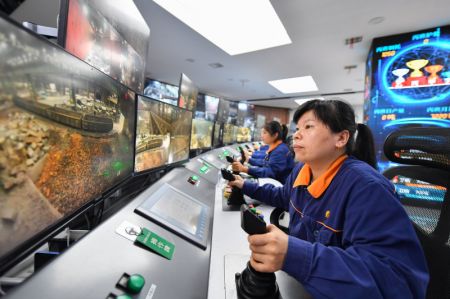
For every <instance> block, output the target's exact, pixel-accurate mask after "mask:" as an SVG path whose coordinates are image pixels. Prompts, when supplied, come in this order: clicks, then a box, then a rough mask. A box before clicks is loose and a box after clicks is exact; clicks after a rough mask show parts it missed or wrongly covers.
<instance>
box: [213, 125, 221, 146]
mask: <svg viewBox="0 0 450 299" xmlns="http://www.w3.org/2000/svg"><path fill="white" fill-rule="evenodd" d="M222 127H223V124H221V123H219V122H215V123H214V133H213V144H212V145H213V147H218V146H221V145H222V143H223V129H222Z"/></svg>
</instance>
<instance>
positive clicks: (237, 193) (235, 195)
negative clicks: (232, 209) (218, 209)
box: [220, 168, 245, 206]
mask: <svg viewBox="0 0 450 299" xmlns="http://www.w3.org/2000/svg"><path fill="white" fill-rule="evenodd" d="M220 172H221V173H222V177H223V178H224V179H225V180H227V181H230V182H232V181H234V180H235V178H234V175H233V174H232V173H231V172H230V171H228V170H226V169H225V168H222V169H221V170H220ZM227 204H228V205H229V206H240V205H242V204H245V200H244V193H243V192H242V190H241V189H239V188H238V187H231V194H230V197H228V201H227Z"/></svg>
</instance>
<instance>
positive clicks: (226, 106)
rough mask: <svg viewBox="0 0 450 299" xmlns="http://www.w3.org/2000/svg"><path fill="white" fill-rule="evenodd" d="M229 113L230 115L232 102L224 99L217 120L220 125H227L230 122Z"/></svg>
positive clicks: (220, 104)
mask: <svg viewBox="0 0 450 299" xmlns="http://www.w3.org/2000/svg"><path fill="white" fill-rule="evenodd" d="M229 113H230V102H228V101H227V100H224V99H220V101H219V108H218V110H217V119H216V120H217V121H218V122H220V123H223V124H225V123H226V122H227V121H228V114H229Z"/></svg>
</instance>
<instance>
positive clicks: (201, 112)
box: [194, 93, 206, 119]
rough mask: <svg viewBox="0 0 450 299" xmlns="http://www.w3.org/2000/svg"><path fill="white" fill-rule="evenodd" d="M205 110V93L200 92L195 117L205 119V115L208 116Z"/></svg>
mask: <svg viewBox="0 0 450 299" xmlns="http://www.w3.org/2000/svg"><path fill="white" fill-rule="evenodd" d="M205 110H206V107H205V95H204V94H202V93H199V94H198V95H197V107H196V108H195V114H194V118H197V119H205V116H206V113H205Z"/></svg>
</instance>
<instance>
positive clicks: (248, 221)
mask: <svg viewBox="0 0 450 299" xmlns="http://www.w3.org/2000/svg"><path fill="white" fill-rule="evenodd" d="M241 227H242V229H243V230H244V231H245V232H246V233H247V234H249V235H254V234H265V233H266V232H267V228H266V222H265V221H264V217H263V215H262V214H259V213H258V212H257V211H256V209H255V208H254V207H253V206H252V205H250V206H247V205H246V204H243V205H242V206H241Z"/></svg>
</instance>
